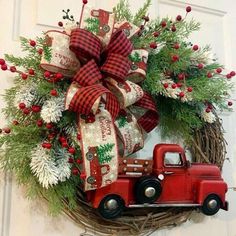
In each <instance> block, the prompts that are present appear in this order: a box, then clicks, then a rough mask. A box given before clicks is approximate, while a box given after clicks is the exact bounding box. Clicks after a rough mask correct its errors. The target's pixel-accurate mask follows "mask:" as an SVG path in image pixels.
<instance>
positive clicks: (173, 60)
mask: <svg viewBox="0 0 236 236" xmlns="http://www.w3.org/2000/svg"><path fill="white" fill-rule="evenodd" d="M178 60H179V55H177V54H175V55H173V56H172V57H171V61H172V62H177V61H178Z"/></svg>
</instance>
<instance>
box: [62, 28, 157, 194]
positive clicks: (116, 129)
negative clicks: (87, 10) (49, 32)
mask: <svg viewBox="0 0 236 236" xmlns="http://www.w3.org/2000/svg"><path fill="white" fill-rule="evenodd" d="M69 48H70V50H71V51H73V52H74V53H75V55H76V57H77V58H78V59H79V60H80V61H81V63H83V64H84V65H83V66H82V67H81V68H80V70H79V71H78V72H77V73H76V75H75V76H74V78H73V83H72V84H71V86H70V87H69V89H68V92H67V96H66V108H68V109H69V110H71V111H74V112H76V113H77V114H78V117H79V119H78V132H79V133H80V134H81V135H80V136H81V140H80V146H81V150H82V155H83V164H82V165H83V166H82V172H83V173H82V175H81V176H83V178H84V190H85V191H87V190H91V189H96V188H100V187H103V186H106V185H107V184H110V183H112V182H113V181H115V180H116V179H117V175H118V156H119V153H118V142H117V135H118V136H119V140H121V143H122V144H123V148H120V149H123V150H124V151H123V153H122V154H124V155H128V154H130V153H132V152H135V151H137V150H138V149H140V148H142V147H143V137H142V132H143V130H144V131H146V132H150V131H151V130H152V129H153V128H155V127H156V125H157V124H158V114H157V110H156V108H155V104H154V102H153V100H152V99H151V97H150V96H149V95H148V94H146V93H144V92H143V91H142V89H141V87H140V86H138V85H136V84H135V83H133V82H131V81H126V76H127V74H128V72H129V70H130V65H131V64H130V61H129V59H128V55H129V54H130V53H131V52H132V50H133V46H132V43H131V42H130V41H129V40H128V39H127V37H126V35H125V34H124V33H123V31H121V30H118V31H117V32H115V33H114V34H113V35H112V38H111V40H110V43H109V44H108V46H107V47H106V48H105V49H102V44H101V41H100V39H99V38H98V37H96V36H95V35H93V34H92V33H90V32H89V31H86V30H84V29H79V28H77V29H74V30H72V32H71V38H70V46H69ZM136 108H137V109H136ZM133 111H134V115H133V114H132V112H133ZM135 113H137V114H136V115H135ZM130 127H131V129H132V132H133V133H132V132H130ZM135 132H136V133H135ZM128 136H130V137H129V138H127V137H128ZM135 136H137V137H139V140H138V138H137V137H136V138H135Z"/></svg>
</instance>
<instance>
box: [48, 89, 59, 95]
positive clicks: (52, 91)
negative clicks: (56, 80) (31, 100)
mask: <svg viewBox="0 0 236 236" xmlns="http://www.w3.org/2000/svg"><path fill="white" fill-rule="evenodd" d="M50 94H51V95H52V96H57V95H58V93H57V90H55V89H52V90H51V92H50Z"/></svg>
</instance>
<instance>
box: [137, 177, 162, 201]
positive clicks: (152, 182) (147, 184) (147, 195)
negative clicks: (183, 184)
mask: <svg viewBox="0 0 236 236" xmlns="http://www.w3.org/2000/svg"><path fill="white" fill-rule="evenodd" d="M161 192H162V187H161V183H160V181H159V180H158V179H156V178H154V177H150V176H144V177H142V178H140V179H139V180H138V181H137V182H136V184H135V197H136V201H137V203H141V204H143V203H153V202H155V201H156V200H157V199H158V198H159V197H160V195H161Z"/></svg>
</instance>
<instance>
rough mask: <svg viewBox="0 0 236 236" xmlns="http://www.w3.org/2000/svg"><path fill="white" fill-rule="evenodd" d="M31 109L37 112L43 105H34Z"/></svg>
mask: <svg viewBox="0 0 236 236" xmlns="http://www.w3.org/2000/svg"><path fill="white" fill-rule="evenodd" d="M31 110H32V111H33V112H35V113H37V112H40V111H41V106H37V105H33V106H32V107H31Z"/></svg>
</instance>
